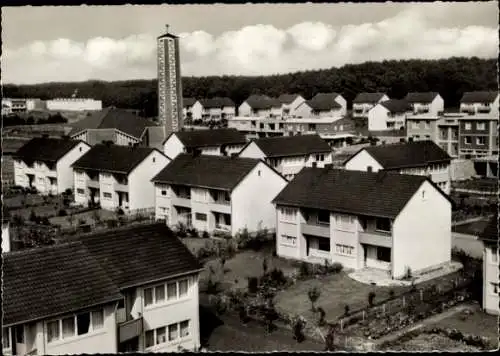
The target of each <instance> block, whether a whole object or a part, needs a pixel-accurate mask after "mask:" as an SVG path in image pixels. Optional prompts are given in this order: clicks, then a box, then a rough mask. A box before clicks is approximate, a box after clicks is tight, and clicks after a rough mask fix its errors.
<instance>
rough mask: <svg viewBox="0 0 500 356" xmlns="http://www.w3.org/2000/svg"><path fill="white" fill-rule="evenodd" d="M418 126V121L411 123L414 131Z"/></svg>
mask: <svg viewBox="0 0 500 356" xmlns="http://www.w3.org/2000/svg"><path fill="white" fill-rule="evenodd" d="M418 125H419V121H413V122H412V123H411V126H412V127H413V128H414V129H418Z"/></svg>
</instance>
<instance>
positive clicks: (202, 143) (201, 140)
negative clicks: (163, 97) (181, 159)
mask: <svg viewBox="0 0 500 356" xmlns="http://www.w3.org/2000/svg"><path fill="white" fill-rule="evenodd" d="M173 134H175V135H176V136H177V137H178V138H179V140H181V142H182V143H183V144H184V146H185V147H186V148H198V147H209V146H221V145H231V144H233V145H235V144H244V143H246V142H247V140H246V137H245V134H243V133H241V132H240V131H238V130H236V129H215V130H192V131H179V132H175V133H172V135H173ZM169 137H170V136H169ZM169 137H167V139H166V140H168V138H169ZM166 140H165V141H166Z"/></svg>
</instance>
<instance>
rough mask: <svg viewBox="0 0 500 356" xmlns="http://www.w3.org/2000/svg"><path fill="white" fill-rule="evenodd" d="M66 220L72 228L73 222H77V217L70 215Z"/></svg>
mask: <svg viewBox="0 0 500 356" xmlns="http://www.w3.org/2000/svg"><path fill="white" fill-rule="evenodd" d="M66 220H68V222H69V225H70V226H73V222H74V221H75V216H74V215H73V214H69V215H68V216H67V217H66Z"/></svg>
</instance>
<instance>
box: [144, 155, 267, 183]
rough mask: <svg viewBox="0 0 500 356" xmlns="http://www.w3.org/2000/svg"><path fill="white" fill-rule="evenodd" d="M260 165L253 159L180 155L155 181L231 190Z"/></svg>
mask: <svg viewBox="0 0 500 356" xmlns="http://www.w3.org/2000/svg"><path fill="white" fill-rule="evenodd" d="M259 162H261V161H260V160H258V159H253V158H241V157H223V156H209V155H199V156H197V157H193V156H192V155H188V154H180V155H178V156H177V157H176V158H175V159H174V160H173V161H172V162H170V163H169V164H168V165H167V166H166V167H165V168H164V169H163V170H162V171H161V172H160V173H158V174H157V175H156V177H154V178H153V179H152V181H153V182H159V183H170V184H182V185H188V186H194V187H205V188H213V189H222V190H229V191H230V190H232V189H233V188H235V187H236V185H238V183H239V182H240V181H241V180H242V179H243V178H244V177H245V176H246V175H247V174H248V173H250V171H251V170H252V169H253V168H254V167H255V166H256V165H257V164H258V163H259Z"/></svg>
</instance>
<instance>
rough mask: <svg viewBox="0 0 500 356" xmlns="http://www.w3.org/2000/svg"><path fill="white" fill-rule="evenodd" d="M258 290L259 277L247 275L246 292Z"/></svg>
mask: <svg viewBox="0 0 500 356" xmlns="http://www.w3.org/2000/svg"><path fill="white" fill-rule="evenodd" d="M258 290H259V279H258V278H257V277H248V293H250V294H255V293H257V291H258Z"/></svg>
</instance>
